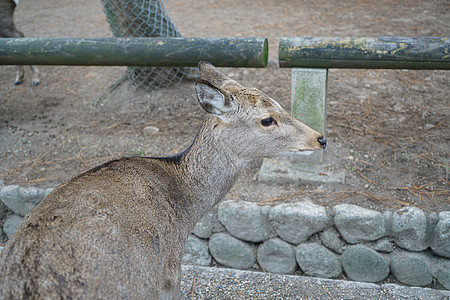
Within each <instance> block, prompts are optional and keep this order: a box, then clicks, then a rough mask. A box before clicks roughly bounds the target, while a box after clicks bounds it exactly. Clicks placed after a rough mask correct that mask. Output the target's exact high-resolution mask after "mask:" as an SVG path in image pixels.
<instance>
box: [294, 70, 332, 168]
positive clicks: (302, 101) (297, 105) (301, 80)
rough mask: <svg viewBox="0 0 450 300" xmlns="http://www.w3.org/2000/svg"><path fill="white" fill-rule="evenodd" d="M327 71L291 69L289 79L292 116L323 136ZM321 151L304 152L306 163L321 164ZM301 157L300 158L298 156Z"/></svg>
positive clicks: (302, 159)
mask: <svg viewBox="0 0 450 300" xmlns="http://www.w3.org/2000/svg"><path fill="white" fill-rule="evenodd" d="M327 74H328V70H327V69H306V68H293V69H292V79H291V82H292V83H291V108H292V116H294V118H296V119H298V120H300V121H302V122H303V123H305V124H306V125H308V126H309V127H311V128H313V129H315V130H317V131H319V132H321V133H322V134H323V135H324V136H326V135H325V103H326V96H327ZM323 153H324V152H323V151H314V152H313V151H306V152H303V153H302V154H303V155H302V156H303V157H304V158H300V160H301V161H305V162H307V163H323ZM300 157H301V156H300Z"/></svg>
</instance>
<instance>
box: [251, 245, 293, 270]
mask: <svg viewBox="0 0 450 300" xmlns="http://www.w3.org/2000/svg"><path fill="white" fill-rule="evenodd" d="M257 257H258V262H259V263H260V264H261V267H262V268H263V269H264V270H265V271H267V272H271V273H279V274H292V273H294V272H295V270H296V269H297V262H296V261H295V252H294V247H293V246H292V245H291V244H288V243H286V242H285V241H283V240H281V239H270V240H267V241H265V242H264V243H262V244H261V245H260V246H259V247H258V252H257Z"/></svg>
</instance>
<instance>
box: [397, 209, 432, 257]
mask: <svg viewBox="0 0 450 300" xmlns="http://www.w3.org/2000/svg"><path fill="white" fill-rule="evenodd" d="M391 231H392V235H393V236H394V242H395V243H396V244H397V246H399V247H401V248H403V249H406V250H410V251H422V250H425V249H426V248H428V244H427V242H426V237H427V217H426V215H425V213H424V212H423V211H422V210H420V209H418V208H417V207H413V206H411V207H405V208H402V209H400V210H398V211H396V212H394V214H393V215H392V228H391Z"/></svg>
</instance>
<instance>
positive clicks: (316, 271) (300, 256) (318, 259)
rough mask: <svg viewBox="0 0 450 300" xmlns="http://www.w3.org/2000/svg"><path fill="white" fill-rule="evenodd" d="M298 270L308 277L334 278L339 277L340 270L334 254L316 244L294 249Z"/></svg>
mask: <svg viewBox="0 0 450 300" xmlns="http://www.w3.org/2000/svg"><path fill="white" fill-rule="evenodd" d="M295 257H296V258H297V262H298V265H299V266H300V269H302V271H303V272H304V273H305V274H306V275H308V276H315V277H323V278H335V277H338V276H339V275H341V273H342V268H341V263H340V261H339V258H338V257H337V255H336V254H334V253H333V252H331V251H330V250H328V249H327V248H325V247H323V246H321V245H319V244H316V243H304V244H300V245H298V246H297V248H296V249H295Z"/></svg>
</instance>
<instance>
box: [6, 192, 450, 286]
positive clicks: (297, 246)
mask: <svg viewBox="0 0 450 300" xmlns="http://www.w3.org/2000/svg"><path fill="white" fill-rule="evenodd" d="M50 191H51V189H46V190H42V189H36V188H28V189H27V188H22V187H19V186H6V187H3V188H2V189H1V191H0V200H1V202H2V203H3V204H4V205H3V204H0V224H2V223H3V232H4V233H5V234H6V235H7V236H8V237H10V236H11V235H12V234H13V233H14V232H15V230H16V229H17V227H18V226H19V225H20V223H21V222H22V218H23V216H24V215H25V214H26V213H28V212H29V211H31V209H32V208H33V207H34V206H35V205H36V204H37V203H39V201H41V200H42V198H43V197H44V196H45V195H47V194H48V193H49V192H50ZM6 207H7V208H8V209H6ZM2 218H3V219H4V221H2ZM2 234H3V233H2V232H1V231H0V235H2ZM213 260H214V261H215V262H217V263H219V264H220V265H223V266H225V267H229V268H235V269H259V270H263V271H266V272H273V273H281V274H293V273H294V272H299V271H301V272H302V273H303V274H305V275H308V276H315V277H323V278H342V277H345V278H348V279H351V280H356V281H365V282H380V281H383V280H384V279H386V278H387V277H388V275H390V274H391V275H393V276H394V277H395V279H397V280H398V281H399V282H401V283H404V284H407V285H411V286H428V285H430V284H432V283H437V285H438V286H440V287H443V288H445V289H449V290H450V211H444V212H440V213H426V212H424V211H422V210H420V209H418V208H416V207H404V208H402V209H399V210H397V211H393V212H388V211H386V212H383V213H381V212H378V211H374V210H370V209H365V208H362V207H359V206H356V205H350V204H340V205H336V206H334V207H333V208H332V209H328V208H325V207H323V206H318V205H315V204H313V203H310V202H299V203H286V204H280V205H277V206H273V207H269V206H260V205H258V204H255V203H251V202H242V201H224V202H222V203H220V204H219V205H218V206H217V207H215V208H214V209H213V210H212V211H210V212H209V213H207V214H206V215H205V216H204V217H203V218H202V220H201V221H200V222H199V223H198V224H197V225H196V226H195V228H194V231H193V233H192V234H191V235H190V237H189V239H188V241H187V243H186V249H185V256H184V263H185V264H194V265H200V266H210V265H211V263H212V261H213Z"/></svg>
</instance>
